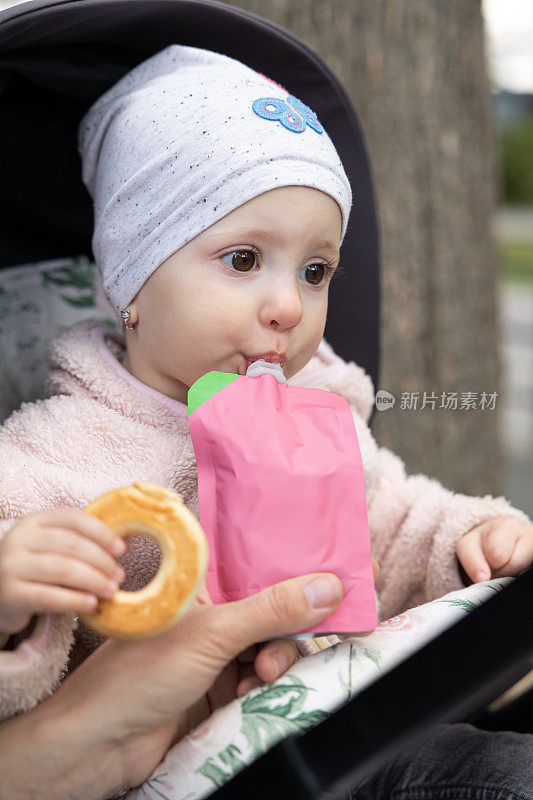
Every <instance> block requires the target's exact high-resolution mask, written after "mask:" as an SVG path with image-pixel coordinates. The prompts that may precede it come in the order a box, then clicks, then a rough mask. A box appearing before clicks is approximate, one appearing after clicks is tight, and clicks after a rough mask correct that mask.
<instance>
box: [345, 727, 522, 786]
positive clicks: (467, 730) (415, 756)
mask: <svg viewBox="0 0 533 800" xmlns="http://www.w3.org/2000/svg"><path fill="white" fill-rule="evenodd" d="M348 798H349V800H533V734H530V733H514V732H512V731H484V730H480V729H479V728H476V727H474V726H473V725H470V724H468V723H463V722H461V723H455V724H441V725H436V726H435V727H434V728H432V729H431V735H429V734H428V736H427V738H424V740H423V741H422V742H421V743H417V744H414V745H412V746H410V747H407V748H406V749H405V750H404V751H403V752H402V753H401V755H399V756H397V757H396V758H395V759H394V761H392V762H390V763H389V764H388V765H387V766H386V767H384V768H382V769H381V770H379V772H377V773H376V774H375V775H373V776H372V777H371V778H368V779H366V780H365V781H363V782H362V783H360V784H358V785H357V786H355V787H354V788H353V789H352V790H351V792H350V793H349V794H348V796H347V798H346V800H348Z"/></svg>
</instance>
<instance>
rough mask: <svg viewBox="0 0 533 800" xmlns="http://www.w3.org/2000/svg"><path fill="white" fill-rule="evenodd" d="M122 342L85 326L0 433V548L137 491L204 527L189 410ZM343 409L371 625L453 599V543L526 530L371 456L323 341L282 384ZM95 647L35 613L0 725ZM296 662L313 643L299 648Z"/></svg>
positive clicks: (490, 507) (357, 390)
mask: <svg viewBox="0 0 533 800" xmlns="http://www.w3.org/2000/svg"><path fill="white" fill-rule="evenodd" d="M124 355H125V344H124V338H123V334H122V333H121V332H118V331H115V330H112V329H110V328H108V327H106V326H105V325H102V324H100V323H96V322H85V323H82V324H81V325H78V326H77V327H75V328H70V329H67V330H66V331H64V332H63V333H62V334H61V335H60V336H58V337H57V338H56V339H55V340H54V342H53V343H52V344H51V346H50V349H49V363H50V367H51V370H50V373H49V378H48V382H47V387H46V393H47V396H48V399H45V400H38V401H37V402H34V403H24V404H23V405H22V406H21V408H20V409H19V410H17V411H15V412H13V413H12V414H11V416H10V417H9V418H8V419H7V420H6V421H5V423H4V425H3V426H2V427H1V428H0V538H1V537H2V536H3V535H5V533H6V532H7V531H8V530H9V529H10V528H11V527H12V526H13V525H14V524H15V523H16V522H17V521H18V520H19V519H20V518H21V517H23V516H25V515H27V514H30V513H33V512H36V511H40V510H45V509H51V508H56V507H61V506H77V507H79V508H83V507H84V506H85V505H87V504H88V503H89V502H90V501H91V500H93V499H94V498H96V497H98V496H99V495H101V494H103V493H104V492H108V491H110V490H111V489H115V488H118V487H121V486H126V485H128V484H131V483H133V482H134V481H149V482H151V483H157V484H160V485H161V486H166V487H168V488H169V489H173V490H174V491H176V492H179V493H180V494H181V495H182V497H183V499H184V502H185V504H186V505H187V507H188V508H189V509H190V510H191V511H192V513H193V514H194V515H195V516H196V518H197V519H199V508H198V482H197V469H196V460H195V456H194V450H193V447H192V442H191V437H190V433H189V424H188V418H187V406H186V405H184V404H183V403H180V402H178V401H176V400H172V399H171V398H169V397H166V396H165V395H163V394H160V393H159V392H157V391H155V390H153V389H151V388H150V387H148V386H147V385H146V384H144V383H141V382H140V381H138V380H136V379H135V378H134V377H133V376H132V375H131V374H130V373H129V372H128V371H127V370H126V369H125V368H124V367H123V366H122V363H121V362H122V359H123V357H124ZM288 382H289V383H290V384H292V385H295V386H308V387H317V388H322V389H326V390H328V391H331V392H336V393H337V394H339V395H341V396H342V397H344V398H345V399H346V400H347V402H348V403H349V405H350V408H351V410H352V413H353V418H354V423H355V428H356V431H357V436H358V439H359V445H360V449H361V456H362V462H363V469H364V473H365V486H366V492H367V508H368V522H369V528H370V535H371V540H372V552H373V555H374V557H375V558H377V560H378V561H379V563H380V566H381V575H380V577H379V580H378V582H377V584H376V589H377V593H378V596H379V601H380V618H381V619H388V618H389V617H391V616H393V615H395V614H397V613H399V612H401V611H403V610H405V609H407V608H410V607H412V606H415V605H419V604H421V603H425V602H428V601H430V600H433V599H435V598H437V597H440V596H441V595H443V594H445V593H446V592H450V591H452V590H454V589H457V588H461V587H462V585H463V584H462V581H461V577H460V574H459V571H458V563H457V560H456V557H455V544H456V542H457V540H458V539H459V538H460V537H461V536H462V535H463V534H464V533H466V532H467V531H468V530H470V529H471V528H472V527H473V526H475V525H477V524H478V523H480V522H483V521H484V520H487V519H490V518H492V517H495V516H499V515H501V514H511V515H513V516H515V517H517V518H518V519H521V520H524V521H529V520H528V517H527V516H526V515H525V514H524V513H523V512H522V511H519V510H517V509H514V508H512V507H511V505H510V504H509V503H508V501H507V500H506V499H505V498H503V497H498V498H493V497H492V496H491V495H486V496H485V497H468V496H466V495H463V494H454V493H453V492H451V491H449V490H447V489H445V488H444V487H443V486H442V485H441V484H439V483H438V482H437V481H436V480H431V479H430V478H427V477H425V476H423V475H412V476H407V475H406V474H405V468H404V464H403V462H402V461H401V459H400V458H398V456H395V455H394V454H393V453H392V452H391V451H390V450H388V449H387V448H385V447H378V446H377V444H376V442H375V440H374V439H373V437H372V434H371V432H370V429H369V428H368V425H367V422H368V420H369V418H370V414H371V411H372V407H373V404H374V390H373V386H372V381H371V379H370V377H369V376H368V375H367V374H366V373H365V372H364V370H363V369H361V368H360V367H358V366H357V365H356V364H355V363H353V362H350V363H346V362H345V361H344V360H343V359H341V358H340V357H339V356H337V355H336V354H335V353H334V351H333V350H332V348H331V347H330V346H329V344H328V343H327V342H326V341H325V340H322V342H321V344H320V347H319V348H318V350H317V352H316V354H315V356H314V357H313V358H312V359H311V361H310V362H309V363H308V364H307V365H306V366H305V367H304V368H303V369H302V370H301V371H300V372H299V373H298V374H297V375H295V376H294V377H293V378H291V379H290V380H289V381H288ZM119 561H120V562H121V563H122V565H123V566H124V568H125V570H126V573H127V576H126V579H125V581H124V584H123V587H122V588H124V589H127V590H135V589H138V588H140V587H141V586H143V585H144V584H145V583H146V582H147V581H148V580H150V579H151V578H152V577H153V575H154V574H155V572H156V571H157V566H158V561H159V558H158V549H157V545H156V544H155V542H153V541H152V540H151V539H148V538H146V537H144V536H137V535H135V536H132V537H131V543H130V548H129V549H128V551H127V553H126V554H125V555H124V556H122V558H121V559H119ZM103 641H104V638H103V637H102V636H100V635H98V634H96V633H95V632H94V631H92V630H90V629H88V628H86V627H85V626H84V625H83V624H81V623H80V622H79V620H78V618H77V617H76V616H75V615H74V614H73V613H61V614H43V615H36V616H34V617H33V618H32V621H31V623H30V625H29V626H28V628H27V629H26V630H25V631H22V632H21V633H19V634H16V635H14V636H12V637H10V639H9V640H8V641H7V643H6V644H5V646H4V649H3V650H1V651H0V719H5V718H7V717H10V716H12V715H15V714H19V713H21V712H26V711H29V710H30V709H31V708H33V707H34V706H35V705H36V704H37V703H39V702H40V701H42V700H43V699H44V698H46V697H47V696H49V695H50V694H52V693H53V692H54V691H55V689H56V688H57V686H58V685H59V684H60V683H61V681H62V680H64V678H65V677H66V676H67V675H68V674H69V673H70V672H72V671H73V670H75V669H76V667H77V666H79V664H81V663H82V662H83V660H84V659H85V658H86V657H87V656H88V655H89V654H90V653H91V652H92V651H93V650H94V649H95V648H96V647H98V646H99V645H100V644H101V643H102V642H103ZM298 647H299V650H300V654H301V655H305V654H307V653H310V652H314V648H313V642H312V640H308V641H302V642H299V643H298Z"/></svg>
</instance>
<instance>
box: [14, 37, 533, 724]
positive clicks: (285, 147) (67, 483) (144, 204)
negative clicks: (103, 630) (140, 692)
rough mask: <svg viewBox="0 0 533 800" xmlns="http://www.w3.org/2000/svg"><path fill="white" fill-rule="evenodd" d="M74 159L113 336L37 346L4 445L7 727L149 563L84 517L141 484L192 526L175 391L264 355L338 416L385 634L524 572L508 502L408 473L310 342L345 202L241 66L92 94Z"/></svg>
mask: <svg viewBox="0 0 533 800" xmlns="http://www.w3.org/2000/svg"><path fill="white" fill-rule="evenodd" d="M79 147H80V154H81V157H82V163H83V180H84V183H85V185H86V186H87V188H88V190H89V192H90V193H91V195H92V197H93V200H94V213H95V219H94V223H95V224H94V236H93V250H94V254H95V259H96V262H97V265H98V268H99V271H100V275H101V286H102V290H103V292H104V294H105V296H106V298H107V302H108V303H109V305H110V307H111V308H112V309H113V311H114V313H115V314H116V316H117V319H122V321H123V328H124V330H123V333H119V332H118V331H114V330H112V329H111V328H109V327H106V326H104V325H101V324H98V323H93V322H89V323H84V324H82V325H80V326H77V327H76V328H72V329H69V330H67V331H65V332H64V333H63V334H62V335H61V336H59V337H58V338H57V339H56V340H55V341H54V342H53V344H52V346H51V347H50V353H49V362H50V367H51V372H50V375H49V379H48V384H47V391H48V394H49V398H48V399H47V400H45V401H39V402H37V403H33V404H25V405H24V406H23V407H22V408H21V409H20V410H19V411H17V412H15V413H14V414H12V415H11V417H10V418H9V419H8V420H7V421H6V422H5V424H4V425H3V427H2V429H1V432H0V465H2V466H1V467H0V470H1V472H0V478H1V483H0V487H1V489H0V537H3V538H0V646H3V647H4V648H6V649H8V650H9V655H10V657H11V661H10V665H9V668H8V666H7V665H6V662H5V661H4V662H2V653H0V682H1V685H2V693H1V694H0V718H2V717H3V718H5V717H8V716H10V715H12V714H16V713H20V712H21V711H27V710H29V709H30V708H32V707H33V706H34V705H36V703H38V702H40V701H41V700H42V699H43V698H44V697H46V696H47V694H50V693H51V692H52V691H53V690H54V689H55V688H56V687H57V685H58V683H59V682H60V680H61V679H62V678H63V677H64V674H63V671H64V669H65V665H66V666H67V673H66V674H68V672H71V671H72V670H74V669H76V667H77V666H78V665H79V664H80V663H81V662H82V661H83V660H84V659H85V658H86V657H87V655H88V654H89V653H90V652H91V651H92V650H94V648H95V647H98V646H99V645H100V644H101V643H102V641H103V639H102V637H100V636H98V635H97V634H95V633H94V632H93V631H91V630H89V629H87V628H85V627H84V626H83V625H78V620H77V617H76V614H77V613H79V612H81V611H82V610H87V609H89V608H92V607H94V605H95V604H96V602H97V597H110V596H112V594H113V593H114V591H116V589H117V587H118V585H119V583H120V582H121V581H122V580H123V579H124V578H125V583H124V587H123V588H125V589H130V590H131V589H136V588H139V587H140V586H142V585H143V584H144V583H146V581H147V580H149V579H150V578H151V577H152V576H153V574H154V573H155V571H156V569H157V562H158V555H157V549H156V547H155V545H154V543H153V542H151V540H148V539H146V538H145V537H140V536H139V537H137V536H131V537H130V547H129V549H128V551H127V552H126V553H124V549H123V548H122V550H121V548H120V543H119V542H117V540H116V537H115V536H114V535H113V534H112V532H111V531H109V530H107V529H106V528H105V526H102V525H101V524H99V523H98V522H97V521H96V520H94V519H93V518H90V517H89V515H87V514H84V513H83V512H82V511H80V509H82V508H83V507H84V506H85V505H86V504H87V503H89V502H90V501H91V500H93V499H94V498H95V497H96V496H98V495H99V494H102V493H104V492H106V491H110V490H111V489H115V488H117V487H119V486H124V485H127V484H130V483H132V482H133V481H136V480H143V481H149V482H153V483H157V484H160V485H163V486H166V487H168V488H170V489H173V490H175V491H177V492H179V493H180V494H181V495H182V496H183V498H184V501H185V503H186V504H187V506H188V507H189V508H190V509H191V510H192V511H193V513H195V515H196V516H197V517H199V513H198V488H197V474H196V465H195V459H194V452H193V448H192V445H191V441H190V434H189V432H188V421H187V405H186V404H187V393H188V389H189V387H190V386H191V385H192V384H193V383H194V382H195V381H196V380H197V379H198V378H200V377H201V376H202V375H204V374H205V373H206V372H209V371H211V370H219V371H223V372H228V373H238V374H240V375H244V374H245V372H246V366H247V362H246V359H247V358H248V359H250V358H252V357H254V356H255V357H256V356H257V355H258V354H262V353H266V352H269V351H274V352H276V353H278V354H279V355H280V357H282V359H283V361H284V363H283V371H284V374H285V377H286V378H287V380H288V382H289V383H292V384H293V385H299V386H314V387H319V388H323V389H327V390H329V391H333V392H337V393H338V394H340V395H341V396H342V397H344V398H345V399H346V400H347V401H348V403H349V405H350V408H351V410H352V413H353V418H354V424H355V427H356V431H357V436H358V440H359V445H360V448H361V456H362V462H363V467H364V472H365V486H366V492H367V506H368V521H369V528H370V533H371V540H372V548H373V552H374V555H375V556H376V557H377V559H378V561H379V563H380V565H381V574H380V577H379V580H378V582H377V591H378V594H379V599H380V606H381V613H380V616H381V618H382V619H386V618H388V617H390V616H392V615H394V614H396V613H399V612H400V611H402V610H404V609H406V608H410V607H412V606H414V605H416V604H419V603H422V602H427V601H430V600H432V599H434V598H436V597H439V596H441V595H443V594H445V593H446V592H449V591H452V590H454V589H457V588H461V586H463V585H464V582H463V580H462V577H461V569H462V570H464V572H463V573H462V574H463V577H464V578H465V581H467V580H468V576H469V577H470V579H471V580H472V581H481V580H485V579H488V578H490V577H499V576H503V575H517V574H518V573H519V572H521V571H523V570H525V569H527V568H528V567H529V566H530V565H531V563H532V560H533V526H532V525H531V522H530V520H529V519H528V518H527V516H526V515H525V514H524V513H523V512H521V511H520V510H518V509H514V508H512V506H511V505H510V504H509V503H508V502H507V501H506V500H505V498H503V497H500V498H493V497H491V496H490V495H487V496H485V497H482V498H476V497H467V496H465V495H461V494H454V493H452V492H450V491H448V490H446V489H445V488H444V487H442V486H441V485H440V484H439V483H438V482H437V481H435V480H431V479H429V478H426V477H424V476H422V475H416V476H411V477H408V476H407V475H406V474H405V469H404V465H403V463H402V461H401V460H400V459H399V458H398V457H397V456H395V455H394V454H393V453H391V452H390V451H389V450H387V449H386V448H379V447H378V446H377V444H376V442H375V441H374V439H373V437H372V435H371V433H370V430H369V428H368V424H367V423H368V420H369V418H370V413H371V410H372V405H373V401H374V395H373V387H372V384H371V381H370V379H369V377H368V376H367V375H366V374H365V373H364V371H363V370H362V369H361V368H359V367H357V365H355V364H353V363H350V364H346V363H345V362H344V361H343V360H342V359H340V358H339V357H338V356H336V355H335V353H334V352H333V351H332V349H331V348H330V347H329V345H328V344H327V343H326V342H325V340H324V339H323V335H324V329H325V324H326V316H327V309H328V287H329V284H330V282H331V280H335V279H336V278H335V276H336V275H337V274H338V272H339V267H338V263H339V257H340V247H341V245H342V241H343V238H344V235H345V232H346V229H347V225H348V218H349V213H350V208H351V204H352V195H351V190H350V184H349V182H348V179H347V176H346V174H345V172H344V169H343V166H342V163H341V161H340V159H339V157H338V154H337V152H336V150H335V148H334V146H333V143H332V142H331V140H330V139H329V137H328V135H327V133H326V132H325V131H324V129H323V127H322V126H321V124H320V122H319V120H318V119H317V117H316V115H315V113H314V112H313V111H312V110H311V109H309V108H308V107H307V106H305V105H304V104H303V103H301V102H300V101H299V100H298V99H297V98H294V97H293V96H292V95H290V94H289V93H288V92H287V91H286V90H285V89H284V88H283V87H281V86H279V85H278V84H275V83H273V82H272V81H270V80H269V79H268V78H266V77H264V76H262V75H259V74H258V73H255V72H254V71H253V70H251V69H250V68H248V67H246V66H245V65H243V64H241V63H240V62H238V61H235V60H233V59H231V58H228V57H226V56H223V55H220V54H218V53H213V52H210V51H205V50H201V49H198V48H192V47H184V46H179V45H173V46H170V47H168V48H166V49H165V50H163V51H161V52H160V53H158V54H157V55H156V56H154V57H152V58H150V59H148V60H147V61H145V62H143V63H141V64H140V65H139V66H137V67H136V68H135V69H133V70H132V71H131V72H129V73H128V74H127V75H126V76H125V77H124V78H123V79H122V80H120V81H119V82H118V83H117V84H115V86H113V87H112V88H111V89H110V90H109V91H108V92H106V94H104V95H103V96H102V97H101V98H99V100H98V101H97V102H96V103H95V104H94V105H93V106H92V107H91V109H89V111H88V112H87V114H86V115H85V117H84V118H83V120H82V121H81V123H80V128H79ZM121 554H122V559H121V562H122V564H123V566H124V567H125V568H126V570H127V576H126V577H125V575H126V573H125V571H124V570H123V569H118V570H117V564H116V562H115V560H114V557H113V556H117V555H121ZM320 566H321V565H319V564H317V570H320ZM333 640H334V641H337V639H336V638H335V637H333ZM269 644H270V646H273V645H274V644H275V643H269ZM292 644H294V643H292ZM24 645H26V648H25V649H23V648H24ZM31 645H33V647H31ZM289 647H290V643H288V642H286V641H285V642H284V643H283V647H281V645H279V646H278V655H280V656H281V658H282V659H283V658H284V661H282V662H281V667H280V671H278V672H276V674H274V673H272V674H271V675H270V676H266V675H264V676H262V677H261V676H259V675H254V674H250V671H249V672H248V675H247V677H246V679H245V680H244V681H243V682H242V683H241V685H240V689H239V693H241V694H242V693H243V692H244V691H245V690H248V689H249V688H251V687H252V686H254V685H257V684H258V683H261V680H273V679H275V678H276V677H278V675H279V674H281V671H283V670H284V669H286V668H287V667H288V666H289V665H290V660H291V651H290V650H289V649H288V648H289ZM298 649H299V652H300V655H306V654H308V653H312V652H315V649H316V646H315V644H314V642H313V640H308V641H305V642H298ZM28 653H30V655H28ZM17 658H18V661H17V660H16V659H17ZM15 663H16V667H17V668H16V669H15V670H13V664H15ZM497 735H498V734H494V736H497Z"/></svg>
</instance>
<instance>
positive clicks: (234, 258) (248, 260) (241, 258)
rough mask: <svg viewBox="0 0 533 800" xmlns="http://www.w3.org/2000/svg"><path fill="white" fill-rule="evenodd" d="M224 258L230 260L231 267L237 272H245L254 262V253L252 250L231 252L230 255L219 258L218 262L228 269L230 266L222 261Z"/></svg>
mask: <svg viewBox="0 0 533 800" xmlns="http://www.w3.org/2000/svg"><path fill="white" fill-rule="evenodd" d="M225 258H231V267H234V268H235V269H236V270H237V271H238V272H247V271H248V269H251V268H252V267H253V266H254V263H255V260H256V258H255V253H254V252H253V251H252V250H233V252H231V253H226V255H225V256H220V260H221V261H222V262H223V263H224V264H226V266H227V267H229V266H230V264H227V263H226V262H225V261H224V259H225Z"/></svg>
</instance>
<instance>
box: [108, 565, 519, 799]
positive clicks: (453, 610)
mask: <svg viewBox="0 0 533 800" xmlns="http://www.w3.org/2000/svg"><path fill="white" fill-rule="evenodd" d="M513 580H514V578H497V579H494V580H491V581H485V582H484V583H477V584H474V585H472V586H468V587H467V588H466V589H461V590H458V591H455V592H450V593H449V594H446V595H444V597H441V598H439V599H438V600H433V602H431V603H426V604H425V605H421V606H417V607H416V608H412V609H409V610H408V611H405V612H404V613H403V614H399V615H398V616H396V617H393V618H392V619H388V620H386V621H385V622H382V623H380V625H378V627H377V628H376V629H375V630H374V631H373V632H372V633H371V634H370V635H367V636H359V637H357V636H353V637H351V638H350V639H347V640H344V641H342V642H339V643H338V644H334V645H333V646H332V647H329V648H328V649H326V650H322V651H321V652H318V653H315V654H313V655H310V656H307V657H305V658H303V659H302V660H300V661H298V662H297V663H296V664H295V665H294V666H293V667H291V669H290V670H288V671H287V672H286V673H285V675H283V676H282V677H281V678H279V679H278V680H277V681H275V682H274V683H273V684H270V685H265V686H260V687H258V688H256V689H252V690H251V691H250V692H248V694H246V695H245V696H244V697H240V698H238V699H236V700H233V701H232V702H231V703H228V705H226V706H224V707H223V708H219V709H217V711H215V712H214V713H213V714H212V715H211V716H210V717H209V719H206V720H205V721H204V722H202V723H201V724H200V725H199V726H198V727H197V728H196V729H195V730H193V731H191V732H190V733H189V734H188V735H187V736H184V737H183V739H181V740H180V741H179V742H178V743H177V744H175V745H174V746H173V747H171V748H170V750H169V751H168V753H167V754H166V756H165V758H164V760H163V761H162V762H161V763H160V764H159V765H158V766H157V767H156V768H155V769H154V771H153V773H152V774H151V775H150V777H149V778H148V779H147V780H146V781H145V782H144V783H142V784H141V785H140V786H137V787H135V788H134V789H131V791H130V792H129V793H127V792H124V794H123V795H122V796H124V797H126V798H127V800H162V799H163V800H200V798H203V797H207V796H208V795H209V794H211V793H212V792H213V791H215V789H217V788H218V787H220V786H222V785H223V784H224V783H226V782H227V781H228V780H230V778H232V777H233V776H234V775H235V774H236V773H237V772H239V771H240V770H241V769H243V768H244V767H246V766H247V765H248V764H251V763H252V762H253V761H254V760H255V759H256V758H258V757H259V756H260V755H261V754H262V753H265V752H266V751H267V750H268V749H269V748H270V747H272V746H273V745H275V744H276V743H277V742H279V741H280V740H281V739H283V738H284V737H285V736H288V735H289V734H292V733H296V734H297V733H303V732H304V731H306V730H307V729H308V728H311V727H312V726H313V725H316V724H317V723H318V722H320V720H321V719H323V718H324V717H326V716H328V715H329V714H331V713H332V712H333V711H334V710H335V709H336V708H338V707H339V706H341V705H343V704H344V703H346V702H347V701H348V700H350V699H351V698H352V697H354V696H355V695H357V694H359V692H361V691H362V690H363V689H364V688H365V687H366V686H368V685H369V684H371V683H373V682H374V681H375V680H377V679H378V678H379V677H381V676H382V675H384V674H385V673H386V672H388V671H389V670H391V669H392V668H393V667H395V666H396V664H398V663H399V662H400V661H404V660H405V659H406V658H407V657H408V656H410V655H411V654H412V653H414V652H415V651H416V650H419V649H420V648H421V647H423V646H424V645H425V644H426V643H427V642H429V641H431V639H434V638H435V637H436V636H438V635H439V634H440V633H442V632H443V631H444V630H445V629H446V628H449V627H450V626H451V625H453V624H454V623H455V622H457V621H458V620H460V619H461V618H462V617H464V615H465V614H469V613H470V612H471V611H473V610H474V609H475V608H477V607H478V606H480V605H482V604H483V603H485V602H486V601H487V600H488V599H489V598H490V597H493V596H494V594H495V593H496V592H499V591H501V589H503V588H504V586H506V585H507V584H508V583H510V582H512V581H513Z"/></svg>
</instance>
